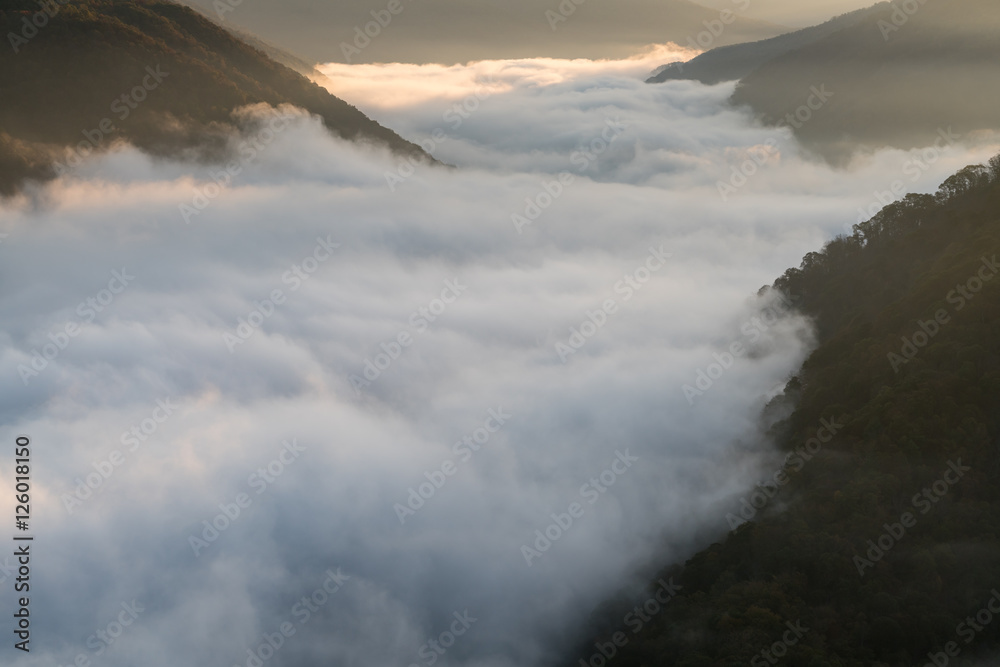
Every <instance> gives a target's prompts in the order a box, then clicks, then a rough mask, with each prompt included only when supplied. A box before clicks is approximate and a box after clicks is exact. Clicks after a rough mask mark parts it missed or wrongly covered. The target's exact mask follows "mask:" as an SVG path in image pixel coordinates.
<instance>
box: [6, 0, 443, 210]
mask: <svg viewBox="0 0 1000 667" xmlns="http://www.w3.org/2000/svg"><path fill="white" fill-rule="evenodd" d="M48 6H49V7H50V10H49V12H47V13H43V14H41V15H40V17H39V5H38V4H37V3H35V2H31V1H30V0H5V1H4V2H3V4H2V5H0V30H2V33H3V34H4V35H6V36H7V37H6V39H5V41H6V42H8V43H7V44H5V45H4V47H3V48H0V99H2V100H3V104H2V105H0V193H3V194H10V193H12V192H15V191H16V190H17V189H18V188H19V186H20V185H21V183H22V182H23V181H24V180H25V179H27V178H34V179H46V178H51V177H52V176H53V175H54V170H53V162H54V161H55V160H63V159H65V158H66V157H67V155H66V151H65V149H66V148H68V147H73V150H74V152H78V153H84V152H85V151H86V150H88V149H96V150H106V149H107V148H108V147H109V146H110V145H111V144H112V142H113V141H114V140H116V139H122V140H126V141H128V142H131V143H132V144H134V145H136V146H138V147H139V148H141V149H143V150H146V151H149V152H151V153H154V154H158V155H167V154H176V153H178V152H180V151H183V150H184V149H189V148H194V149H197V150H198V152H199V153H201V154H204V153H205V151H206V148H207V149H210V148H211V147H212V145H213V142H215V141H216V140H217V138H218V137H219V136H220V135H221V134H222V133H223V132H224V131H225V129H226V128H227V127H231V126H232V125H233V124H234V123H236V122H237V120H236V119H235V117H234V115H233V112H234V110H236V109H238V108H240V107H243V106H246V105H250V104H257V103H266V104H269V105H272V106H277V105H280V104H292V105H295V106H298V107H301V108H303V109H306V110H308V111H310V112H312V113H313V114H316V115H318V116H320V117H321V118H322V119H323V122H324V123H325V125H326V127H327V128H328V129H329V130H330V131H331V132H333V133H334V134H336V135H338V136H341V137H343V138H345V139H352V140H368V141H372V142H375V143H378V144H381V145H384V146H388V147H390V148H391V149H393V150H396V151H399V152H401V153H406V154H410V155H418V156H421V157H426V156H425V154H424V153H423V152H422V151H421V150H420V148H419V147H417V146H416V145H414V144H412V143H409V142H407V141H405V140H403V139H402V138H400V137H399V136H398V135H396V134H395V133H393V132H392V131H390V130H388V129H386V128H384V127H382V126H381V125H379V124H378V123H376V122H375V121H373V120H371V119H369V118H367V117H366V116H365V115H364V114H362V113H361V112H360V111H358V110H357V109H356V108H354V107H353V106H351V105H349V104H348V103H346V102H344V101H343V100H340V99H338V98H336V97H334V96H333V95H331V94H330V93H328V92H327V91H326V90H324V89H323V88H320V87H319V86H317V85H315V84H313V83H312V82H311V81H309V80H308V79H306V78H305V77H303V76H302V75H300V74H298V73H297V72H294V71H292V70H291V69H289V68H287V67H285V66H283V65H280V64H278V63H276V62H274V61H273V60H271V59H270V58H268V57H267V56H266V55H265V54H264V53H262V52H261V51H259V50H257V49H254V48H253V47H251V46H248V45H247V44H245V43H243V42H241V41H240V40H239V39H237V38H236V37H235V36H233V35H232V34H231V33H229V32H227V31H225V30H223V29H222V28H220V27H218V26H216V25H215V24H214V23H212V22H210V21H208V20H207V19H205V18H204V17H202V16H201V15H199V14H197V13H196V12H194V11H193V10H191V9H190V8H188V7H183V6H181V5H178V4H175V3H172V2H165V1H161V0H149V1H143V0H83V1H72V2H69V3H67V4H62V5H60V4H57V3H55V2H53V3H51V4H50V5H48ZM51 8H56V9H57V10H58V11H55V12H54V15H50V14H52V13H53V9H51ZM33 18H34V19H35V20H36V21H37V23H40V24H41V27H37V26H33V25H32V20H33ZM123 96H124V97H123ZM140 98H141V100H140ZM102 122H104V125H103V127H102ZM112 126H113V130H111V131H106V130H107V128H109V127H112Z"/></svg>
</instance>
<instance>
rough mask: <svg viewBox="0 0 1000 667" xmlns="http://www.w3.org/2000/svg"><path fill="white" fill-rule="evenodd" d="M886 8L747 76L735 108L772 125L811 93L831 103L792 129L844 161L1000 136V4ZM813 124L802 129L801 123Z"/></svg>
mask: <svg viewBox="0 0 1000 667" xmlns="http://www.w3.org/2000/svg"><path fill="white" fill-rule="evenodd" d="M906 7H907V8H908V9H909V10H910V11H912V12H913V13H912V14H910V13H907V10H904V8H903V4H901V3H896V4H895V5H892V6H889V7H882V8H879V9H878V10H877V11H876V12H874V13H873V14H872V15H870V16H869V17H867V18H865V20H863V21H861V22H860V23H856V24H855V25H852V26H849V27H846V28H844V29H842V30H839V31H837V32H835V33H833V34H831V35H829V36H827V37H825V38H823V39H820V40H819V41H816V42H813V43H811V44H808V45H806V46H803V47H801V48H798V49H795V50H794V51H791V52H789V53H786V54H784V55H781V56H778V57H777V58H775V59H773V60H770V61H769V62H767V63H764V64H763V65H761V66H760V67H759V68H758V69H756V70H755V71H754V72H752V73H750V74H749V75H747V76H746V77H745V78H744V79H743V80H742V81H741V82H740V84H739V86H738V87H737V89H736V93H735V95H734V96H733V101H734V102H735V103H736V104H748V105H750V106H751V107H752V108H753V109H754V111H756V112H757V114H758V115H759V116H760V118H761V119H762V120H763V121H764V122H765V123H769V124H775V123H781V122H783V121H784V120H785V119H787V118H788V114H793V113H795V112H796V110H801V108H802V105H803V104H805V103H806V102H807V100H808V98H809V96H810V94H811V93H810V90H811V89H812V88H813V87H819V86H825V87H826V88H827V89H828V90H829V91H830V92H831V93H832V94H833V97H832V98H831V99H829V101H827V102H826V103H825V104H824V105H823V107H822V108H821V109H818V110H815V111H813V112H812V113H809V114H807V113H804V112H802V113H801V114H800V117H799V118H798V119H797V120H796V122H792V123H790V124H791V125H792V126H793V127H794V128H795V133H796V135H797V136H798V137H799V138H800V139H801V140H802V141H803V142H804V143H805V144H806V145H807V146H809V147H811V148H813V149H814V150H816V151H818V152H819V153H821V154H823V155H824V156H826V157H827V158H828V159H830V160H832V161H834V162H839V161H846V160H847V159H849V157H850V155H851V154H852V153H853V152H854V151H855V150H856V149H857V148H858V147H868V148H878V147H884V146H893V147H897V148H903V149H909V148H916V147H921V146H927V145H930V144H933V143H934V142H935V141H938V140H939V137H941V136H945V135H947V136H954V135H953V134H948V131H949V128H951V131H952V132H953V133H955V134H958V135H965V134H966V133H969V132H974V131H977V130H987V129H996V128H998V127H1000V114H998V111H1000V39H998V35H1000V3H998V2H996V0H927V1H926V3H921V2H917V1H916V0H915V1H914V2H913V3H907V4H906ZM804 117H808V120H805V121H803V120H802V118H804Z"/></svg>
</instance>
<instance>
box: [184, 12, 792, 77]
mask: <svg viewBox="0 0 1000 667" xmlns="http://www.w3.org/2000/svg"><path fill="white" fill-rule="evenodd" d="M184 1H185V2H187V4H189V5H192V6H196V7H199V8H201V9H202V10H203V11H205V12H206V13H207V14H209V15H210V16H216V17H217V16H218V13H217V11H216V9H214V7H218V6H220V3H219V2H214V1H213V0H184ZM400 2H401V5H400V6H401V8H402V11H401V12H400V13H398V14H397V15H395V16H391V15H389V14H387V13H384V10H385V9H386V8H387V7H388V5H389V0H364V1H361V2H357V1H355V2H345V1H344V0H281V1H280V2H279V1H277V0H244V1H243V2H242V3H241V4H240V5H239V6H237V7H235V8H234V9H233V10H232V11H229V12H225V13H224V14H223V15H222V16H223V19H224V21H225V22H226V23H227V24H232V25H237V26H239V27H242V28H245V29H247V30H249V31H251V32H254V33H256V34H258V35H260V36H261V37H264V38H265V39H268V40H270V41H272V42H274V43H276V44H277V45H278V46H281V47H283V48H286V49H289V50H291V51H293V52H297V53H299V54H301V55H303V56H307V57H309V58H312V59H314V60H317V61H322V62H332V61H337V62H347V61H346V59H345V57H344V55H343V52H342V51H343V50H342V48H341V44H342V43H343V42H347V43H351V42H352V41H353V40H354V37H355V28H356V27H361V28H362V29H363V28H364V26H365V24H366V23H368V22H370V21H372V20H373V16H372V14H371V12H373V11H374V12H376V13H377V14H379V13H381V16H382V17H386V16H391V18H392V20H391V22H387V25H386V26H385V27H384V28H381V27H380V34H378V36H377V37H375V38H374V39H373V40H372V43H371V44H370V45H369V46H367V47H364V49H363V51H362V53H361V54H355V56H354V58H353V60H352V61H351V62H443V63H449V64H451V63H456V62H467V61H469V60H481V59H487V58H512V57H517V58H523V57H542V56H549V57H562V58H574V57H583V58H620V57H627V56H629V55H631V54H633V53H634V52H635V51H636V50H638V49H639V48H641V47H642V46H645V45H647V44H652V43H664V42H667V41H676V42H679V43H682V44H683V43H687V41H688V38H689V37H693V36H695V35H697V34H698V33H699V32H700V31H703V30H705V26H704V24H703V22H704V21H717V20H718V17H719V10H718V9H709V8H706V7H703V6H701V5H695V4H693V3H691V2H689V1H688V0H614V1H612V0H587V1H586V2H584V3H583V4H580V5H579V6H576V5H574V4H573V3H572V2H570V1H569V0H566V2H565V3H563V6H566V7H575V10H574V11H573V12H572V14H568V15H567V16H565V17H564V16H562V15H561V14H559V7H560V0H461V1H459V0H400ZM725 2H727V3H728V6H729V7H732V8H733V9H734V10H735V11H736V14H737V20H736V22H734V23H732V24H731V25H728V26H726V27H725V29H724V31H723V32H722V33H721V34H720V35H718V36H717V38H716V39H715V45H717V46H721V45H724V44H728V43H733V42H740V41H748V40H753V39H762V38H766V37H770V36H773V35H775V34H778V33H779V32H781V31H782V29H781V28H779V27H777V26H774V25H770V24H762V23H759V22H757V21H756V20H755V18H754V17H753V16H751V15H750V14H746V16H744V12H743V11H742V10H741V9H740V7H745V6H746V3H745V0H739V2H730V1H729V0H725ZM221 6H224V7H225V6H228V5H226V4H224V3H223V4H222V5H221ZM751 6H752V5H751ZM546 12H555V16H558V17H559V18H557V19H553V18H552V17H553V14H549V15H548V17H547V15H546ZM567 13H568V12H567ZM772 14H774V13H773V12H772ZM561 18H565V19H566V20H565V21H562V20H559V19H561ZM550 19H552V20H551V22H550ZM779 19H781V15H780V12H779V13H777V14H775V15H774V16H772V17H771V18H770V19H769V20H771V21H774V20H779ZM553 25H554V26H555V29H554V30H553V27H552V26H553ZM373 32H374V30H373Z"/></svg>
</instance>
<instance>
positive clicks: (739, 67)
mask: <svg viewBox="0 0 1000 667" xmlns="http://www.w3.org/2000/svg"><path fill="white" fill-rule="evenodd" d="M887 4H888V3H880V4H879V5H876V7H873V8H871V9H860V10H858V11H855V12H850V13H848V14H844V15H843V16H838V17H837V18H834V19H831V20H829V21H827V22H826V23H823V24H822V25H818V26H813V27H811V28H805V29H803V30H796V31H795V32H790V33H786V34H784V35H779V36H777V37H772V38H771V39H764V40H761V41H759V42H750V43H747V44H735V45H732V46H721V47H718V48H715V49H712V50H710V51H706V52H705V53H703V54H701V55H700V56H698V57H696V58H693V59H691V60H689V61H687V62H686V63H671V64H669V65H664V66H663V67H661V68H660V69H658V70H657V71H656V73H655V74H654V75H653V76H652V77H650V78H649V79H648V80H647V81H646V83H663V82H664V81H674V80H692V81H700V82H702V83H704V84H708V85H714V84H716V83H721V82H723V81H738V80H740V79H742V78H743V77H745V76H747V75H748V74H750V73H751V72H753V71H754V70H755V69H757V68H758V67H760V66H761V65H763V64H764V63H766V62H768V61H769V60H773V59H774V58H777V57H778V56H781V55H784V54H786V53H789V52H791V51H795V50H796V49H800V48H802V47H804V46H807V45H809V44H812V43H814V42H817V41H819V40H821V39H823V38H824V37H828V36H829V35H832V34H833V33H835V32H837V31H838V30H843V29H844V28H847V27H850V26H853V25H856V24H857V23H859V22H861V21H864V20H868V19H870V17H871V15H872V14H873V13H874V12H875V11H877V8H881V7H884V6H885V5H887Z"/></svg>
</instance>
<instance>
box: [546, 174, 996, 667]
mask: <svg viewBox="0 0 1000 667" xmlns="http://www.w3.org/2000/svg"><path fill="white" fill-rule="evenodd" d="M998 261H1000V158H995V159H994V160H993V162H992V163H991V165H990V166H988V167H986V166H972V167H968V168H966V169H965V170H963V171H962V172H960V173H959V174H956V175H955V176H953V177H952V178H950V179H949V180H948V181H946V183H945V184H944V185H943V186H942V187H941V190H940V191H939V193H938V194H937V196H931V195H910V196H909V197H907V198H906V199H905V200H903V201H900V202H898V203H895V204H892V205H890V206H888V207H887V208H885V209H884V210H883V211H882V212H880V213H879V214H878V215H876V216H875V217H874V218H873V219H872V220H870V221H868V222H866V223H863V224H861V225H859V226H857V227H856V228H855V233H854V234H853V236H850V237H841V238H838V239H836V240H834V241H832V242H831V243H829V244H828V245H827V246H826V247H825V248H824V249H823V250H822V252H817V253H812V254H810V255H808V256H807V257H806V258H805V259H804V261H803V262H802V265H801V267H800V268H797V269H791V270H789V271H788V272H787V273H786V274H785V275H784V276H782V277H781V278H780V279H779V280H778V281H777V282H776V283H775V285H774V288H776V289H779V290H782V291H783V292H785V293H786V294H789V295H793V296H794V298H795V301H796V303H797V305H798V307H799V308H800V309H801V310H802V311H803V312H804V313H806V314H808V315H809V316H811V317H812V318H814V319H815V321H816V323H817V328H818V333H819V346H818V348H817V349H816V350H815V352H814V353H813V354H812V355H811V356H810V357H809V358H808V360H807V361H806V362H805V364H804V366H803V367H802V369H801V372H800V373H799V375H798V376H797V377H796V378H793V379H792V380H791V381H790V382H789V383H788V386H787V388H786V391H785V394H784V395H783V396H781V397H779V398H777V399H775V401H774V403H773V404H772V406H771V409H769V413H771V414H774V415H778V414H780V411H779V410H777V407H778V406H780V405H788V404H792V405H794V411H793V412H792V413H791V416H790V417H788V418H786V419H781V420H780V421H777V422H776V423H774V424H773V426H772V427H771V430H770V431H771V435H772V436H773V437H774V439H775V440H776V442H777V443H778V446H779V447H780V450H782V451H784V452H788V455H789V458H787V460H786V465H785V466H784V467H783V468H782V467H781V466H780V462H779V466H778V469H777V470H776V471H775V475H774V476H769V477H768V479H767V480H763V482H765V484H764V486H761V487H759V488H758V489H756V490H750V491H748V493H747V496H746V498H745V499H744V500H746V501H747V502H746V503H744V502H741V501H740V500H736V501H734V502H733V507H732V511H731V513H730V515H729V517H727V518H728V520H729V521H730V522H731V523H732V524H733V525H736V524H741V525H739V527H738V528H737V529H736V530H734V531H733V532H731V533H730V534H729V535H728V536H727V537H726V538H725V539H724V540H722V541H721V542H719V543H717V544H714V545H712V546H711V547H709V548H707V549H705V550H704V551H702V552H701V553H698V554H697V555H696V556H694V557H693V558H691V559H690V560H689V561H688V562H687V563H686V564H684V565H683V566H682V567H672V568H668V569H667V570H665V571H664V572H663V573H662V578H663V579H664V580H666V579H668V578H669V577H673V581H674V583H676V584H679V585H680V586H681V587H682V588H680V590H679V591H678V592H677V595H676V597H674V598H673V599H671V600H670V602H669V603H667V604H666V605H665V606H663V608H662V610H661V611H659V612H658V613H657V614H654V615H652V616H651V617H650V619H649V622H648V623H644V624H642V629H641V631H639V632H633V631H632V629H629V627H628V626H626V625H623V619H624V618H626V616H625V614H626V613H628V610H630V609H632V608H633V604H634V603H635V601H632V600H629V601H628V604H625V603H621V602H620V601H619V602H616V603H612V604H609V605H608V606H607V607H606V608H604V609H602V610H601V612H600V614H599V615H598V616H597V617H596V620H595V622H596V623H598V625H597V626H596V627H599V630H595V634H594V636H593V637H592V639H591V640H590V641H589V642H587V643H586V644H585V645H582V646H581V647H580V649H579V651H578V655H576V656H574V657H572V659H570V660H567V663H566V664H573V665H578V664H580V663H579V659H580V658H583V659H584V661H585V662H586V661H588V660H590V656H592V655H597V654H598V653H597V652H598V651H600V647H603V648H604V649H605V652H606V653H612V652H613V653H614V654H615V655H614V658H613V659H612V660H610V664H611V665H622V666H629V667H631V666H640V665H642V666H648V667H653V666H654V665H655V666H657V667H695V666H698V667H708V666H713V667H714V666H723V665H726V666H728V665H732V666H736V665H747V664H750V665H754V666H762V665H770V664H778V663H779V661H780V664H782V665H787V666H788V667H871V666H891V667H913V666H915V665H924V664H925V663H929V662H930V663H931V664H934V663H933V662H932V658H933V660H936V661H937V663H936V664H938V665H942V666H944V665H946V664H951V665H966V666H975V667H980V666H983V667H985V666H987V665H996V664H998V663H997V658H998V657H1000V615H998V614H996V613H995V611H996V610H1000V592H998V591H1000V483H998V475H1000V263H998ZM766 417H767V415H765V418H766ZM824 425H825V426H826V427H825V428H824ZM832 431H835V435H834V436H833V438H832V439H831V438H830V436H831V434H832ZM745 518H749V519H751V520H750V521H749V522H747V523H743V521H744V519H745ZM658 579H659V577H658ZM660 586H661V584H659V583H656V584H652V585H651V586H650V591H651V595H652V591H654V590H656V589H658V588H659V587H660ZM991 600H992V601H991ZM990 606H992V608H993V610H994V611H989V607H990ZM984 610H985V611H984ZM986 621H990V622H986ZM977 628H978V629H977ZM615 632H622V635H620V636H619V639H623V638H624V639H625V641H626V643H625V645H624V647H615V646H613V645H612V646H611V648H612V649H614V651H611V650H610V649H609V648H608V643H607V642H608V641H609V640H610V638H612V637H613V636H614V633H615ZM595 641H597V642H598V643H599V646H597V647H595V644H594V642H595ZM765 652H766V653H765ZM591 664H593V662H591Z"/></svg>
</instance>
